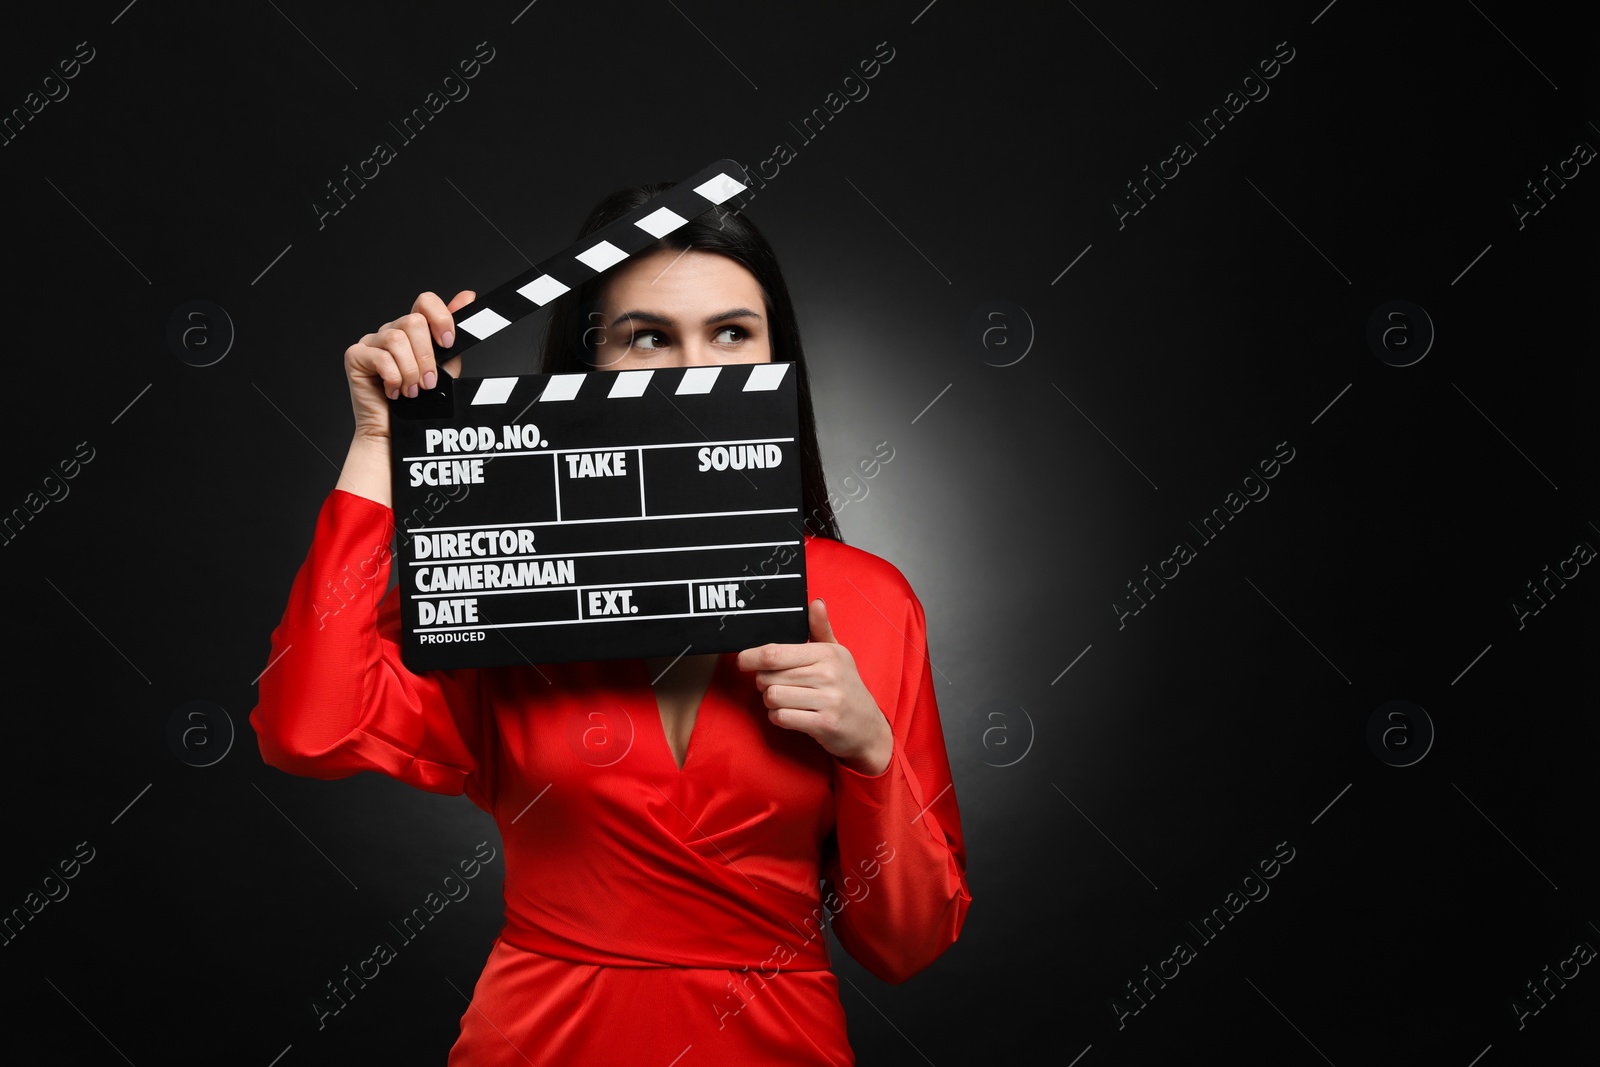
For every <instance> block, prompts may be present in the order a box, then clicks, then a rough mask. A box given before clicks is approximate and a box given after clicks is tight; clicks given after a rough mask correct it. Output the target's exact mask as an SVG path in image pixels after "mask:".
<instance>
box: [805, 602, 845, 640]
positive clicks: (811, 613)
mask: <svg viewBox="0 0 1600 1067" xmlns="http://www.w3.org/2000/svg"><path fill="white" fill-rule="evenodd" d="M807 614H808V617H809V619H810V622H811V640H813V641H822V642H826V643H828V644H830V645H836V644H838V643H839V640H838V638H836V637H834V636H833V624H832V623H830V622H829V621H828V606H827V605H826V604H824V603H823V602H822V598H821V597H818V598H817V599H816V600H813V601H812V602H811V603H810V605H809V606H808V607H807Z"/></svg>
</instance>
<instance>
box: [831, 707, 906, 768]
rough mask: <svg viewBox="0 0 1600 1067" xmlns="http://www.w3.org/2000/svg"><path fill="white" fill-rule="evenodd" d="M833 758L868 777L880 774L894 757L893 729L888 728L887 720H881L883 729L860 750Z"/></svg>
mask: <svg viewBox="0 0 1600 1067" xmlns="http://www.w3.org/2000/svg"><path fill="white" fill-rule="evenodd" d="M834 758H835V759H836V760H838V761H839V762H840V763H841V764H843V765H844V766H845V767H848V768H849V769H850V770H852V771H855V772H856V773H857V774H860V775H865V776H866V777H868V778H877V777H879V776H880V775H882V774H883V773H884V772H885V771H887V770H888V769H889V761H890V760H892V759H893V758H894V731H892V730H891V729H889V721H888V720H887V719H884V720H883V730H882V732H881V734H880V735H879V737H878V739H877V740H876V741H874V742H873V743H872V744H871V745H869V746H867V747H866V748H865V749H863V750H862V751H861V752H858V753H856V754H854V755H852V756H835V757H834Z"/></svg>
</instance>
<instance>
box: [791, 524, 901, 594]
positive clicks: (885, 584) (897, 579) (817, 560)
mask: <svg viewBox="0 0 1600 1067" xmlns="http://www.w3.org/2000/svg"><path fill="white" fill-rule="evenodd" d="M805 544H806V577H807V585H808V586H809V587H810V589H809V593H808V595H810V596H813V597H816V596H820V597H822V598H823V599H824V600H826V599H828V594H827V592H826V591H825V590H826V588H827V587H836V588H839V589H841V590H851V589H852V588H853V589H854V590H855V591H856V592H858V593H860V595H862V596H864V597H866V598H867V599H868V600H870V601H873V602H875V603H876V602H881V601H883V600H884V599H885V598H888V599H899V600H916V599H917V595H916V592H915V591H914V590H913V589H912V588H911V583H910V582H908V581H907V580H906V576H905V575H904V574H902V573H901V571H900V568H899V567H896V566H895V565H894V564H893V563H890V562H889V561H888V560H886V559H884V558H883V557H882V556H879V555H877V554H876V553H873V552H869V551H867V550H866V549H864V548H857V547H856V546H855V545H847V544H845V543H844V542H843V541H835V540H833V539H832V538H829V537H808V538H806V542H805Z"/></svg>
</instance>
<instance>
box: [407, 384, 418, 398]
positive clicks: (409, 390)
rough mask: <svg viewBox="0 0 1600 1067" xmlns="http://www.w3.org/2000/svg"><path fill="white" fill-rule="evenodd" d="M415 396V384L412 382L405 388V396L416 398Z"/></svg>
mask: <svg viewBox="0 0 1600 1067" xmlns="http://www.w3.org/2000/svg"><path fill="white" fill-rule="evenodd" d="M416 395H417V383H416V382H412V383H411V384H410V385H408V386H406V396H416Z"/></svg>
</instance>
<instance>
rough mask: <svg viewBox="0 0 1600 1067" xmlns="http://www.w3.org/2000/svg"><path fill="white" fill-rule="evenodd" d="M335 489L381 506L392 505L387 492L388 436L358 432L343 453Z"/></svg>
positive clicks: (388, 477) (388, 490)
mask: <svg viewBox="0 0 1600 1067" xmlns="http://www.w3.org/2000/svg"><path fill="white" fill-rule="evenodd" d="M334 488H335V489H343V490H344V491H345V492H347V493H354V494H355V495H356V496H364V497H366V498H367V499H368V500H372V501H376V502H377V503H379V504H382V505H383V506H384V507H393V506H394V504H393V499H392V496H391V493H390V472H389V439H388V438H387V437H379V436H375V435H371V434H364V433H362V432H360V431H357V433H356V435H355V436H354V437H353V438H352V439H351V441H350V450H349V452H347V453H346V454H345V460H344V467H343V468H341V469H340V471H339V481H338V483H337V484H335V486H334Z"/></svg>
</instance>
